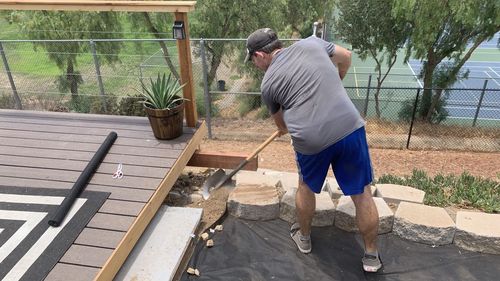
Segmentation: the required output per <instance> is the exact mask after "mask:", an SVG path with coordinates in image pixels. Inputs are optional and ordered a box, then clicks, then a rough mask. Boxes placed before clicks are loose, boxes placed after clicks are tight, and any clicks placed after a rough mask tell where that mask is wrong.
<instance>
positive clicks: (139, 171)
mask: <svg viewBox="0 0 500 281" xmlns="http://www.w3.org/2000/svg"><path fill="white" fill-rule="evenodd" d="M89 161H90V159H88V160H86V161H76V160H64V159H58V160H57V161H54V159H46V158H34V157H28V156H11V155H1V154H0V166H1V165H6V166H16V167H32V168H45V169H53V170H66V171H77V172H82V171H83V170H84V169H85V167H86V166H87V164H88V163H89ZM117 168H118V165H117V164H110V163H101V164H100V165H99V168H98V169H97V171H96V173H100V174H107V175H109V176H110V177H111V175H112V174H113V173H114V172H116V170H117ZM122 171H123V173H124V175H125V176H139V177H148V178H161V179H162V178H163V177H164V176H165V174H166V172H165V168H154V167H147V166H135V165H128V164H123V163H122Z"/></svg>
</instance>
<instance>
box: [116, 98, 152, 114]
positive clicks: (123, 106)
mask: <svg viewBox="0 0 500 281" xmlns="http://www.w3.org/2000/svg"><path fill="white" fill-rule="evenodd" d="M143 99H144V98H143V97H142V95H140V94H135V95H133V96H127V97H123V98H121V99H120V102H119V103H118V114H120V115H127V116H146V111H145V110H144V105H143V104H142V102H141V101H142V100H143Z"/></svg>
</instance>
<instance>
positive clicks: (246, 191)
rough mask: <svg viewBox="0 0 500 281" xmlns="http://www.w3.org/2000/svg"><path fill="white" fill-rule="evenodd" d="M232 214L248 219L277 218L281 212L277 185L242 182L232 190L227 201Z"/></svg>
mask: <svg viewBox="0 0 500 281" xmlns="http://www.w3.org/2000/svg"><path fill="white" fill-rule="evenodd" d="M227 208H228V212H229V214H230V215H232V216H235V217H238V218H243V219H248V220H272V219H277V218H278V217H279V213H280V207H279V198H278V192H277V189H276V187H274V186H267V185H256V184H253V185H252V184H245V185H244V184H240V185H238V186H236V188H235V189H234V190H233V191H232V192H231V194H230V195H229V198H228V202H227Z"/></svg>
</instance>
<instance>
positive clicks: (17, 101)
mask: <svg viewBox="0 0 500 281" xmlns="http://www.w3.org/2000/svg"><path fill="white" fill-rule="evenodd" d="M0 54H1V56H2V60H3V65H4V66H5V72H6V73H7V76H8V77H9V83H10V87H11V88H12V95H13V96H14V103H15V105H14V106H15V108H16V109H23V104H22V103H21V98H20V97H19V95H18V94H17V89H16V84H15V83H14V78H13V77H12V73H11V72H10V68H9V63H8V62H7V56H5V51H4V50H3V46H2V42H0Z"/></svg>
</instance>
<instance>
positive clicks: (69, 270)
mask: <svg viewBox="0 0 500 281" xmlns="http://www.w3.org/2000/svg"><path fill="white" fill-rule="evenodd" d="M98 272H99V268H95V267H88V266H81V265H75V264H66V263H57V264H56V266H54V268H53V269H52V270H51V271H50V273H49V275H47V277H46V278H45V280H44V281H69V280H71V281H89V280H92V279H94V276H96V275H97V273H98ZM70 276H71V278H69V277H70Z"/></svg>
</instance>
